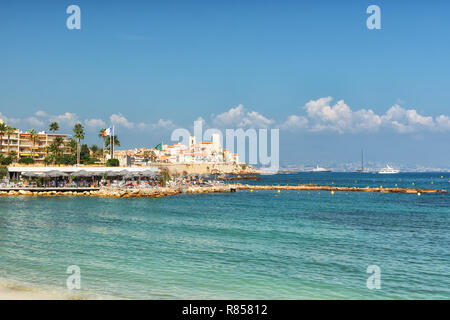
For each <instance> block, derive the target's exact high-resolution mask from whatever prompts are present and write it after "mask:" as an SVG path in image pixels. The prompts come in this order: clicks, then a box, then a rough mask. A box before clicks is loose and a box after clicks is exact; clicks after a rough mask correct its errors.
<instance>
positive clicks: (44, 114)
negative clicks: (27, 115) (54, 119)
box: [35, 110, 48, 117]
mask: <svg viewBox="0 0 450 320" xmlns="http://www.w3.org/2000/svg"><path fill="white" fill-rule="evenodd" d="M35 115H36V116H38V117H48V114H47V112H45V111H42V110H39V111H36V113H35Z"/></svg>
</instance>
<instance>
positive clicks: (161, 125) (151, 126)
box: [137, 118, 175, 130]
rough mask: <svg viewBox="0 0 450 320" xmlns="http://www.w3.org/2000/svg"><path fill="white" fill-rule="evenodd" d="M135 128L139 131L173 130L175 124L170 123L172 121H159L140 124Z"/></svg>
mask: <svg viewBox="0 0 450 320" xmlns="http://www.w3.org/2000/svg"><path fill="white" fill-rule="evenodd" d="M137 127H138V128H139V129H141V130H157V129H166V130H169V129H173V128H175V124H174V123H173V122H172V120H164V119H162V118H161V119H159V120H158V122H156V123H145V122H140V123H139V124H138V125H137Z"/></svg>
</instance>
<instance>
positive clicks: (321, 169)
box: [311, 166, 331, 172]
mask: <svg viewBox="0 0 450 320" xmlns="http://www.w3.org/2000/svg"><path fill="white" fill-rule="evenodd" d="M311 172H331V170H328V169H325V168H321V167H319V166H316V167H315V168H314V169H312V170H311Z"/></svg>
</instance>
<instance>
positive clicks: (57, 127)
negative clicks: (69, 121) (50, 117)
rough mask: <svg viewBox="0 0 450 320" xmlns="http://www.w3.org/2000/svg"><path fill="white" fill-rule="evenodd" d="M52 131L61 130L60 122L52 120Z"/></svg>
mask: <svg viewBox="0 0 450 320" xmlns="http://www.w3.org/2000/svg"><path fill="white" fill-rule="evenodd" d="M49 129H50V131H52V132H53V133H55V132H56V131H58V130H59V124H58V122H56V121H55V122H52V123H50V128H49Z"/></svg>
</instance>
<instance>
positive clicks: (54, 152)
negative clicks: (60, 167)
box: [46, 137, 64, 164]
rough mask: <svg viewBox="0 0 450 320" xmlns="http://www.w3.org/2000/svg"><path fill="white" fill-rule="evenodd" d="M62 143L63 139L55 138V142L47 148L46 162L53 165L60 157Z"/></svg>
mask: <svg viewBox="0 0 450 320" xmlns="http://www.w3.org/2000/svg"><path fill="white" fill-rule="evenodd" d="M63 143H64V139H63V138H62V137H56V138H55V140H53V142H52V143H51V144H50V145H49V146H48V147H47V152H50V154H49V155H48V156H47V158H46V159H47V160H48V162H49V163H53V164H55V162H56V159H58V157H59V156H60V155H61V145H62V144H63Z"/></svg>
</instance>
